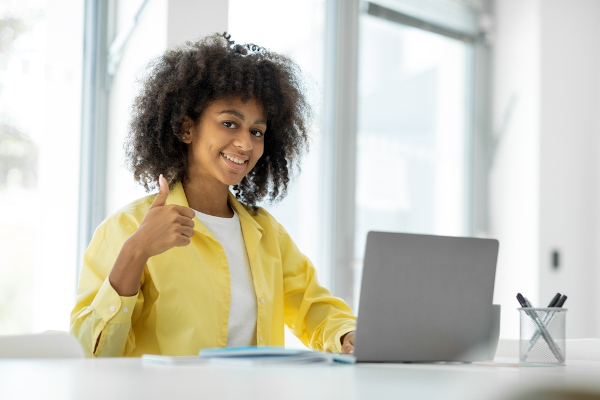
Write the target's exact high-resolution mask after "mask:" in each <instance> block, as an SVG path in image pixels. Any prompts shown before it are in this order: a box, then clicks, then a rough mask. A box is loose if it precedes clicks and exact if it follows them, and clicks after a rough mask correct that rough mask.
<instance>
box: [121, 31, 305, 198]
mask: <svg viewBox="0 0 600 400" xmlns="http://www.w3.org/2000/svg"><path fill="white" fill-rule="evenodd" d="M141 84H142V86H141V90H140V93H139V94H138V96H137V97H136V99H135V101H134V103H133V110H132V120H131V125H130V131H129V134H128V137H127V140H126V143H125V148H126V157H127V162H128V165H129V167H130V169H131V170H132V172H133V174H134V178H135V180H136V181H137V182H138V183H140V184H141V185H142V186H144V188H145V189H146V191H150V190H153V189H155V188H156V187H158V176H159V174H161V173H162V174H163V175H164V176H165V177H166V178H167V180H169V181H170V185H171V187H172V186H173V185H174V184H175V183H176V182H178V181H183V182H184V183H185V180H186V179H187V175H186V170H187V166H188V149H187V145H186V144H185V143H184V142H183V141H182V140H181V125H182V123H183V121H184V117H186V116H187V117H189V118H191V119H192V120H193V121H194V123H197V122H198V121H199V119H200V117H201V115H202V112H203V111H204V109H205V108H206V107H207V106H208V105H209V104H210V103H211V102H213V101H215V100H219V99H223V98H229V97H240V98H241V100H242V101H248V100H249V99H252V98H254V99H256V100H257V101H258V102H259V103H261V104H262V106H263V108H264V112H265V115H266V117H267V131H266V132H265V139H264V140H265V142H264V143H265V146H264V153H263V156H262V157H261V158H260V159H259V160H258V162H257V163H256V165H255V166H254V168H253V169H252V170H251V171H250V172H249V173H248V174H247V175H246V176H245V177H244V179H242V181H241V182H240V183H239V184H238V185H236V186H234V187H233V192H234V194H235V195H236V197H237V198H238V199H239V200H240V201H242V202H244V203H245V204H246V205H248V206H250V207H252V208H254V209H255V210H256V209H257V207H256V203H257V202H259V201H261V200H263V199H265V198H268V199H269V200H271V202H273V201H278V200H281V199H282V198H283V197H285V195H286V194H287V189H288V184H289V182H290V179H291V176H292V169H293V168H294V167H297V168H298V170H299V160H300V158H301V157H302V155H303V154H304V153H305V152H306V151H307V150H308V129H309V126H308V125H309V121H310V119H311V117H312V113H311V109H310V105H309V102H308V101H307V97H306V94H305V91H306V90H305V89H306V86H305V80H304V78H303V76H302V74H301V72H300V69H299V67H298V65H297V64H296V63H295V62H294V61H292V60H291V59H289V58H288V57H286V56H283V55H281V54H278V53H275V52H272V51H269V50H267V49H265V48H263V47H259V46H256V45H254V44H243V45H242V44H236V43H235V42H234V41H232V40H231V37H230V36H229V35H227V34H226V33H223V34H213V35H211V36H207V37H205V38H204V39H201V40H200V41H197V42H186V43H185V44H184V45H183V46H181V47H179V48H175V49H172V50H168V51H166V52H165V53H164V54H163V55H162V56H160V57H158V58H157V59H155V60H153V61H152V62H151V63H150V64H149V66H148V69H147V72H146V75H145V76H144V77H143V78H142V80H141Z"/></svg>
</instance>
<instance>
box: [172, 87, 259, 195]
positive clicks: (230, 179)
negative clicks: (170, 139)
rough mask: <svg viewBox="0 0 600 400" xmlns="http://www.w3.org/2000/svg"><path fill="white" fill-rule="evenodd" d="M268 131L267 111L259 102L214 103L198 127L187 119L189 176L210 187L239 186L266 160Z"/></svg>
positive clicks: (251, 100)
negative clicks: (262, 158)
mask: <svg viewBox="0 0 600 400" xmlns="http://www.w3.org/2000/svg"><path fill="white" fill-rule="evenodd" d="M266 130H267V118H266V116H265V113H264V109H263V107H262V106H261V105H260V103H258V102H257V101H256V100H255V99H250V100H248V101H247V102H245V103H243V102H242V101H241V100H240V99H239V98H231V99H221V100H216V101H214V102H212V103H211V104H210V105H209V106H208V107H206V109H205V110H204V112H203V113H202V115H201V116H200V120H199V121H198V123H194V122H193V121H192V120H191V119H189V118H188V119H186V120H185V121H184V123H183V124H182V133H183V141H184V142H185V143H187V144H188V176H189V177H190V179H191V180H196V179H197V178H199V179H200V180H202V181H203V182H206V183H209V182H210V183H216V184H219V183H220V184H223V185H226V186H227V187H229V186H230V185H237V184H238V183H240V181H241V180H242V178H243V177H244V176H246V174H247V173H248V172H250V171H251V170H252V168H254V166H255V165H256V162H257V161H258V159H259V158H260V157H261V156H262V154H263V151H264V147H265V142H264V134H265V131H266Z"/></svg>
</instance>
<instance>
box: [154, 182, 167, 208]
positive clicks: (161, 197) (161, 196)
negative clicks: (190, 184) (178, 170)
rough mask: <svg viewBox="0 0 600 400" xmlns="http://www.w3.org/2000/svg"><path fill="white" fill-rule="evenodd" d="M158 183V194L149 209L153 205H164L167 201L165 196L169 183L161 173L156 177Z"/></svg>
mask: <svg viewBox="0 0 600 400" xmlns="http://www.w3.org/2000/svg"><path fill="white" fill-rule="evenodd" d="M158 184H159V190H158V194H157V195H156V198H155V199H154V201H153V202H152V205H151V206H150V209H153V208H154V207H160V206H164V205H165V203H166V201H167V197H168V196H169V184H168V183H167V180H166V179H165V177H164V176H163V175H162V174H160V176H159V177H158Z"/></svg>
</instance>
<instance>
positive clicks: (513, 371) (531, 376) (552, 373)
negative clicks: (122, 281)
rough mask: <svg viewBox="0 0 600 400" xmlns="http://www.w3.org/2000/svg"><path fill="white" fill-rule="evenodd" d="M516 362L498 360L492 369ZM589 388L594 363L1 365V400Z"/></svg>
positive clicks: (594, 385) (597, 382)
mask: <svg viewBox="0 0 600 400" xmlns="http://www.w3.org/2000/svg"><path fill="white" fill-rule="evenodd" d="M498 361H499V362H507V363H508V362H511V361H512V362H514V361H515V360H510V359H500V360H497V362H498ZM557 385H558V386H559V387H573V386H576V387H587V388H589V389H590V390H592V391H594V392H596V391H597V393H598V394H599V395H600V362H596V361H569V362H568V365H566V366H563V367H509V366H486V365H479V364H357V365H314V364H313V365H295V366H292V365H277V366H272V365H271V366H224V365H210V364H208V363H204V364H193V365H155V364H147V363H143V362H142V361H141V360H140V359H139V358H136V359H125V358H122V359H118V358H115V359H64V360H0V399H2V400H8V399H89V400H95V399H102V400H106V399H117V398H127V399H171V398H173V399H175V398H176V399H188V398H189V399H192V398H193V399H200V398H203V399H205V398H206V399H213V398H214V399H236V400H238V399H261V400H270V399H277V400H281V399H283V398H285V399H286V400H287V399H302V400H306V399H344V400H346V399H348V400H350V399H388V398H406V399H417V398H418V399H461V400H465V399H466V400H468V399H478V400H479V399H510V398H513V397H512V396H513V395H514V394H515V393H522V392H523V391H524V390H528V389H529V388H532V387H545V386H557Z"/></svg>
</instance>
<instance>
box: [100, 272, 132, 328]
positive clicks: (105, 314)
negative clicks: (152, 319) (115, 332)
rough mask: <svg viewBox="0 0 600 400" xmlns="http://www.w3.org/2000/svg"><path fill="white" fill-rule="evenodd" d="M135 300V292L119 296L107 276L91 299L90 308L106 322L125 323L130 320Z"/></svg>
mask: <svg viewBox="0 0 600 400" xmlns="http://www.w3.org/2000/svg"><path fill="white" fill-rule="evenodd" d="M136 300H137V294H135V295H133V296H119V294H118V293H117V291H116V290H115V289H114V288H113V287H112V285H111V284H110V282H109V280H108V277H107V278H106V279H105V280H104V283H102V286H101V287H100V290H99V291H98V294H97V295H96V297H95V298H94V300H93V301H92V308H93V309H94V310H95V311H96V312H97V313H98V315H100V317H101V318H102V319H103V320H104V321H106V322H109V321H110V323H112V324H125V323H129V322H131V314H132V313H133V308H134V306H135V302H136Z"/></svg>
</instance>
